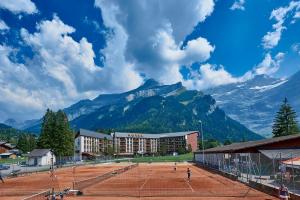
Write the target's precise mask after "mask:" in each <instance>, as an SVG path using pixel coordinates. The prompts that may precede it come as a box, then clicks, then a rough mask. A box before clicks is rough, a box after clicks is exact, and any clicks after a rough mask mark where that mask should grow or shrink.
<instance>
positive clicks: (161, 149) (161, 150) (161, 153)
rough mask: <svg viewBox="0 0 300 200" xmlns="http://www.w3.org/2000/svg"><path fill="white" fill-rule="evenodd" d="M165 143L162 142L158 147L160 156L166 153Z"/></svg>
mask: <svg viewBox="0 0 300 200" xmlns="http://www.w3.org/2000/svg"><path fill="white" fill-rule="evenodd" d="M167 153H168V152H167V145H166V144H162V145H161V146H160V149H159V154H160V155H161V156H165V155H167Z"/></svg>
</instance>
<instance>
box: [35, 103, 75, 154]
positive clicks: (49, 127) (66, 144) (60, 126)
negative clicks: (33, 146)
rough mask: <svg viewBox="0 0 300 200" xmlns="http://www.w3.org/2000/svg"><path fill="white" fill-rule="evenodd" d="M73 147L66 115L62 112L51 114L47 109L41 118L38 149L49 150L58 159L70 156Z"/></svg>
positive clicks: (72, 138)
mask: <svg viewBox="0 0 300 200" xmlns="http://www.w3.org/2000/svg"><path fill="white" fill-rule="evenodd" d="M73 145H74V136H73V133H72V131H71V129H70V125H69V121H68V118H67V116H66V114H65V113H64V112H63V111H62V110H59V111H58V112H53V111H51V110H49V109H48V110H47V112H46V114H45V116H44V117H43V123H42V129H41V135H40V137H39V140H38V147H39V148H49V149H51V150H52V151H53V152H54V154H55V155H56V156H59V157H60V156H70V155H72V154H73Z"/></svg>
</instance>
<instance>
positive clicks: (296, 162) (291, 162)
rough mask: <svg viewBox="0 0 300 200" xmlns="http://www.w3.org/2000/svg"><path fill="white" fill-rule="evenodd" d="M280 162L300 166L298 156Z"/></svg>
mask: <svg viewBox="0 0 300 200" xmlns="http://www.w3.org/2000/svg"><path fill="white" fill-rule="evenodd" d="M282 163H284V164H286V165H291V166H294V165H295V166H298V167H299V166H300V157H296V158H292V159H289V160H286V161H283V162H282Z"/></svg>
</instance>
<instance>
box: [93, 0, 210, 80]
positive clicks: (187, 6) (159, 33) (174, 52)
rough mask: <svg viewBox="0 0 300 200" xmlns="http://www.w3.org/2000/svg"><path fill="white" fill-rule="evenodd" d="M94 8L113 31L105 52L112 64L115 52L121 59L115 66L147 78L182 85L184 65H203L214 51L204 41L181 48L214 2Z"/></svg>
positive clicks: (118, 2) (118, 1) (116, 1)
mask: <svg viewBox="0 0 300 200" xmlns="http://www.w3.org/2000/svg"><path fill="white" fill-rule="evenodd" d="M95 6H96V7H98V8H100V9H101V11H102V17H103V21H104V25H105V26H106V27H108V28H111V29H112V30H113V31H112V33H111V34H109V35H108V38H110V40H109V41H110V42H109V43H108V45H107V47H106V49H104V50H103V54H104V55H105V57H106V60H107V61H108V62H109V60H111V56H110V54H109V53H108V52H110V51H113V53H114V55H118V56H114V57H113V60H114V62H118V63H119V64H120V65H128V63H130V64H132V65H134V66H135V67H136V69H137V70H138V71H139V72H140V73H142V74H144V75H145V76H146V77H147V78H154V79H156V80H158V81H160V82H162V83H172V82H176V81H181V80H182V79H183V78H182V75H181V73H180V66H181V65H185V64H186V65H189V64H191V63H192V62H195V61H200V62H203V61H205V60H207V59H208V58H209V56H210V53H211V52H213V50H214V47H213V46H212V45H210V43H209V42H208V41H207V40H206V39H205V38H197V39H195V40H193V41H189V43H188V44H187V45H186V46H184V47H182V42H183V41H184V39H185V37H186V35H187V34H189V33H191V32H192V30H193V28H194V26H195V25H197V23H199V22H202V21H204V20H205V19H206V17H207V16H209V15H210V14H211V13H212V12H213V8H214V2H213V0H201V1H200V0H191V1H188V2H186V1H173V0H165V1H158V0H154V1H147V0H141V1H133V0H129V1H126V2H125V1H122V0H112V1H102V0H96V1H95ZM177 10H180V17H179V16H178V14H177V13H178V12H176V11H177ZM110 49H111V50H110ZM110 64H111V63H110Z"/></svg>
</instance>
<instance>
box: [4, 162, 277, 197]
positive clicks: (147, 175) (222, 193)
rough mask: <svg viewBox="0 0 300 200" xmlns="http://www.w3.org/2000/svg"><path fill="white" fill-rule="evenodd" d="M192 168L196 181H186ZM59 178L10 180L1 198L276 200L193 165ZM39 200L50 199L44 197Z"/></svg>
mask: <svg viewBox="0 0 300 200" xmlns="http://www.w3.org/2000/svg"><path fill="white" fill-rule="evenodd" d="M187 168H190V169H191V172H192V175H191V180H190V181H188V180H187V173H186V170H187ZM55 176H56V177H55V179H52V178H50V173H49V172H42V173H37V174H31V175H29V176H24V177H18V178H12V179H6V182H5V184H2V185H1V187H0V199H7V200H17V199H23V198H24V197H28V196H30V195H33V194H36V193H39V192H43V191H45V190H47V189H50V188H52V187H55V190H56V191H61V190H63V189H65V188H68V187H69V188H72V187H73V186H74V182H75V183H76V184H75V187H78V188H80V190H81V191H82V192H83V195H82V196H67V197H65V199H70V200H95V199H100V198H101V199H103V200H125V199H126V200H131V199H144V200H146V199H149V200H150V199H151V200H162V199H167V200H179V199H183V200H196V199H197V200H202V199H203V200H204V199H206V200H238V199H244V200H273V199H276V198H274V197H272V196H269V195H267V194H265V193H262V192H259V191H256V190H253V189H251V188H249V187H247V186H245V185H244V184H241V183H239V182H235V181H232V180H230V179H227V178H224V177H222V176H220V175H217V174H212V173H210V172H208V171H205V170H203V169H200V168H198V167H196V166H193V165H192V164H187V163H182V164H177V170H176V171H175V170H174V163H150V164H148V163H140V164H139V165H138V166H136V165H132V164H130V163H118V164H106V165H103V164H101V165H91V166H79V167H76V168H75V169H74V168H72V167H70V168H64V169H59V170H56V172H55ZM34 199H45V198H44V196H43V195H41V196H40V197H38V198H34Z"/></svg>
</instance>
